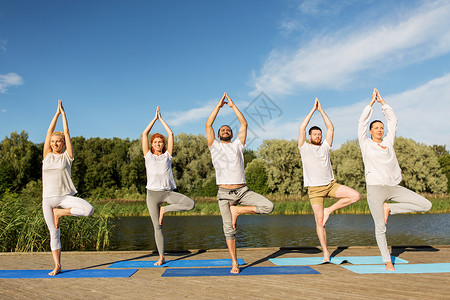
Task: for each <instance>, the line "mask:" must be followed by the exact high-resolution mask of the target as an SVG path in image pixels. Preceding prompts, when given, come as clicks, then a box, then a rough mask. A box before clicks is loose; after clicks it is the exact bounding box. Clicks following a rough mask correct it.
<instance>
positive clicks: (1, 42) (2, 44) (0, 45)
mask: <svg viewBox="0 0 450 300" xmlns="http://www.w3.org/2000/svg"><path fill="white" fill-rule="evenodd" d="M7 43H8V40H0V50H2V51H3V52H6V44H7Z"/></svg>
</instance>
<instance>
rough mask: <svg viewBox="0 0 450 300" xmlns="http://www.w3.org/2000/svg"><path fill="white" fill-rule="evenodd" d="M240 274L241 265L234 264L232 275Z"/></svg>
mask: <svg viewBox="0 0 450 300" xmlns="http://www.w3.org/2000/svg"><path fill="white" fill-rule="evenodd" d="M239 272H240V270H239V264H234V263H233V266H232V267H231V271H230V273H232V274H239Z"/></svg>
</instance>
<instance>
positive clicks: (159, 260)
mask: <svg viewBox="0 0 450 300" xmlns="http://www.w3.org/2000/svg"><path fill="white" fill-rule="evenodd" d="M165 263H166V259H165V258H164V256H160V257H159V259H158V261H157V262H155V263H154V265H155V266H161V265H163V264H165Z"/></svg>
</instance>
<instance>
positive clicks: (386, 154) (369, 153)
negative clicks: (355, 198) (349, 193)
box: [358, 104, 402, 186]
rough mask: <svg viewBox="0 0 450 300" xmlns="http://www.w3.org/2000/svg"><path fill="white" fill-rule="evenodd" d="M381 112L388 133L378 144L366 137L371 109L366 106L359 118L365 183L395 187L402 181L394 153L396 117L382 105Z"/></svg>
mask: <svg viewBox="0 0 450 300" xmlns="http://www.w3.org/2000/svg"><path fill="white" fill-rule="evenodd" d="M381 110H382V112H383V114H384V116H385V118H386V120H387V128H388V133H387V134H386V136H385V137H384V138H383V140H382V141H381V143H380V144H377V143H375V142H374V141H373V140H372V139H371V138H368V137H367V128H368V127H369V119H370V116H371V115H372V112H373V109H372V107H371V106H370V105H367V106H366V107H365V108H364V110H363V112H362V115H361V117H360V118H359V123H358V139H359V147H360V148H361V152H362V156H363V161H364V169H365V176H366V183H367V184H368V185H389V186H396V185H398V184H399V183H400V181H402V170H401V169H400V166H399V165H398V161H397V156H396V155H395V151H394V141H395V132H396V131H397V117H396V116H395V114H394V110H393V109H392V108H391V107H390V106H389V105H387V104H385V105H383V106H382V107H381ZM381 146H383V147H385V149H383V148H382V147H381Z"/></svg>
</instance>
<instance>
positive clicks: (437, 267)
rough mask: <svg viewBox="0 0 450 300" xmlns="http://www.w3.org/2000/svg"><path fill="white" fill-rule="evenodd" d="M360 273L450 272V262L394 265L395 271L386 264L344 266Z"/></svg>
mask: <svg viewBox="0 0 450 300" xmlns="http://www.w3.org/2000/svg"><path fill="white" fill-rule="evenodd" d="M342 267H343V268H346V269H347V270H350V271H352V272H355V273H358V274H380V273H389V274H405V273H411V274H414V273H415V274H417V273H449V272H450V263H438V264H407V265H394V268H395V271H388V270H386V268H385V266H384V265H361V266H342Z"/></svg>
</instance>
